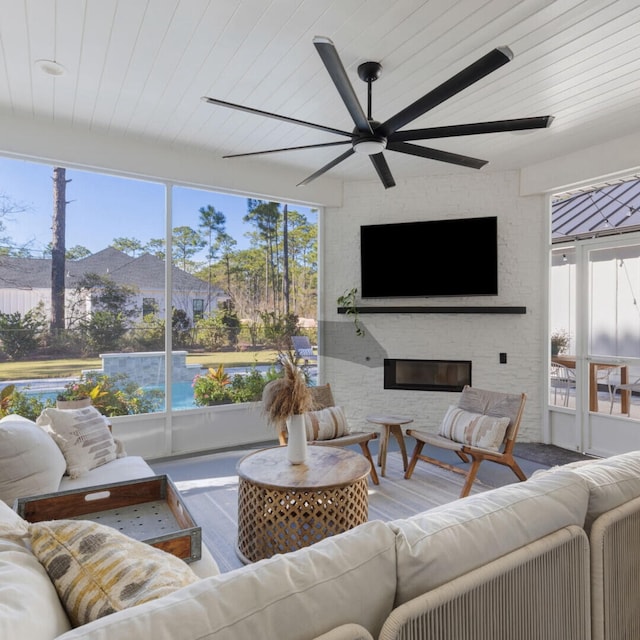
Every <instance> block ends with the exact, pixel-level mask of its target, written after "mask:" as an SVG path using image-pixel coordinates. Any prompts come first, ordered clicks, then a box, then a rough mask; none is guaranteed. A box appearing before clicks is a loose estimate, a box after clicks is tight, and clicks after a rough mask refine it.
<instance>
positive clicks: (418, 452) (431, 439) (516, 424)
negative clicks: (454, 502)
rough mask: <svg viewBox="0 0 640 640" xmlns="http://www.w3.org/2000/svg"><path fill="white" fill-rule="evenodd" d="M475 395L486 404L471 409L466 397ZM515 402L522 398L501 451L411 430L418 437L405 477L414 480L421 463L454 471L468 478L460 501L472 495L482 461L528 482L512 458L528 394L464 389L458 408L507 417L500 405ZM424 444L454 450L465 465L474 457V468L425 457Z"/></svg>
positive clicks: (472, 461)
mask: <svg viewBox="0 0 640 640" xmlns="http://www.w3.org/2000/svg"><path fill="white" fill-rule="evenodd" d="M472 393H473V394H475V395H476V396H477V397H478V398H481V399H482V403H483V404H482V406H481V407H479V406H474V407H469V406H468V404H467V398H468V397H469V396H470V394H472ZM465 394H466V395H465ZM516 399H519V403H518V404H517V410H516V411H515V412H514V413H513V414H512V415H509V416H508V417H509V418H510V421H509V426H508V427H507V431H506V433H505V437H504V440H503V442H502V446H501V448H500V450H499V451H491V450H489V449H480V448H478V447H472V446H469V445H466V444H462V443H460V442H455V441H454V440H450V439H449V438H445V437H443V436H440V435H436V434H433V433H429V432H427V431H421V430H419V429H408V430H407V435H408V436H411V437H413V438H415V440H416V446H415V448H414V450H413V453H412V455H411V460H410V461H409V466H408V467H407V471H406V473H405V474H404V477H405V478H406V479H409V478H411V475H412V474H413V471H414V469H415V467H416V464H417V462H418V460H422V461H423V462H429V463H431V464H435V465H437V466H438V467H442V468H443V469H448V470H449V471H453V472H454V473H459V474H462V475H464V476H466V480H465V483H464V486H463V487H462V491H461V493H460V497H461V498H464V497H465V496H468V495H469V492H470V491H471V486H472V485H473V483H474V481H475V479H476V476H477V474H478V469H479V467H480V464H481V463H482V461H483V460H489V461H490V462H496V463H497V464H502V465H505V466H507V467H509V468H510V469H511V470H512V471H513V473H515V474H516V476H517V477H518V479H519V480H521V481H523V480H526V479H527V476H526V475H525V474H524V472H523V471H522V469H521V468H520V465H518V463H517V462H516V460H515V458H514V457H513V447H514V446H515V443H516V436H517V435H518V429H519V428H520V422H521V420H522V414H523V412H524V405H525V402H526V400H527V394H526V393H521V394H508V393H500V392H497V391H485V390H482V389H474V388H472V387H469V386H465V387H464V389H463V390H462V396H461V397H460V402H459V403H458V406H460V407H461V408H463V409H466V410H469V411H471V410H473V411H475V412H476V413H482V414H484V415H490V416H494V417H503V416H505V413H501V412H500V409H501V406H504V403H505V401H506V400H511V401H512V402H513V403H514V404H515V401H516ZM425 444H429V445H431V446H434V447H439V448H441V449H448V450H449V451H454V452H455V453H456V454H457V455H458V457H459V458H460V459H461V460H462V461H463V462H469V458H471V466H470V467H469V468H468V469H464V468H460V467H456V466H454V465H452V464H449V463H447V462H443V461H442V460H438V459H436V458H431V457H430V456H427V455H424V454H423V453H422V449H423V448H424V445H425Z"/></svg>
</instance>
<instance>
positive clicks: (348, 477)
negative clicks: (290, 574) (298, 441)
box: [236, 446, 371, 563]
mask: <svg viewBox="0 0 640 640" xmlns="http://www.w3.org/2000/svg"><path fill="white" fill-rule="evenodd" d="M286 452H287V448H286V447H274V448H272V449H264V450H262V451H256V452H255V453H251V454H249V455H248V456H245V457H244V458H242V460H240V462H239V463H238V467H237V470H238V476H239V486H238V542H237V549H236V550H237V553H238V556H239V557H240V559H241V560H242V561H243V562H245V563H248V562H256V561H257V560H262V559H263V558H270V557H271V556H273V555H275V554H276V553H286V552H288V551H295V550H296V549H300V548H302V547H308V546H309V545H311V544H313V543H314V542H318V541H319V540H322V539H323V538H326V537H328V536H332V535H334V534H336V533H341V532H343V531H346V530H347V529H352V528H353V527H355V526H357V525H359V524H362V523H363V522H366V521H367V518H368V515H369V501H368V483H367V476H368V475H369V472H370V471H371V465H370V464H369V461H368V460H367V459H366V458H365V457H364V456H361V455H360V454H359V453H355V452H353V451H350V450H348V449H343V448H340V447H321V446H309V447H308V449H307V454H308V455H307V460H306V462H305V463H304V464H298V465H293V464H291V463H290V462H289V461H288V460H287V456H286Z"/></svg>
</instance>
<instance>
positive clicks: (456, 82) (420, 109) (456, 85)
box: [378, 47, 513, 136]
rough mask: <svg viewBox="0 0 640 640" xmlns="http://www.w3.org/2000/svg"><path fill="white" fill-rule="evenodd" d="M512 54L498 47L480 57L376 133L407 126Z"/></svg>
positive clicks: (391, 131)
mask: <svg viewBox="0 0 640 640" xmlns="http://www.w3.org/2000/svg"><path fill="white" fill-rule="evenodd" d="M512 58H513V53H512V52H511V49H509V48H508V47H498V48H497V49H494V50H493V51H490V52H489V53H487V54H486V55H484V56H482V58H480V59H479V60H476V61H475V62H474V63H472V64H470V65H469V66H468V67H467V68H466V69H463V70H462V71H459V72H458V73H456V75H455V76H453V77H451V78H449V80H447V81H446V82H443V83H442V84H441V85H440V86H438V87H436V88H435V89H433V90H431V91H429V93H427V94H425V95H424V96H422V98H419V99H418V100H416V101H415V102H413V103H412V104H410V105H409V106H408V107H405V108H404V109H402V110H401V111H399V112H398V113H396V115H395V116H392V117H391V118H389V119H388V120H386V121H385V122H383V123H382V125H381V126H380V127H379V129H378V131H379V132H380V133H381V134H382V135H385V136H389V135H390V134H392V133H394V132H395V131H397V130H398V129H400V128H401V127H404V126H405V125H407V124H409V123H410V122H411V121H412V120H415V119H416V118H419V117H420V116H421V115H423V114H424V113H426V112H427V111H429V110H430V109H433V108H434V107H436V106H438V105H439V104H440V103H441V102H444V101H445V100H448V99H449V98H451V97H452V96H454V95H456V93H459V92H460V91H462V90H463V89H466V88H467V87H469V86H471V85H472V84H474V83H475V82H478V80H481V79H482V78H484V77H485V76H487V75H489V74H490V73H491V72H493V71H495V70H496V69H499V68H500V67H501V66H502V65H504V64H506V63H507V62H509V61H511V59H512Z"/></svg>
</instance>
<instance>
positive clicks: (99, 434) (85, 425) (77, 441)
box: [36, 407, 118, 478]
mask: <svg viewBox="0 0 640 640" xmlns="http://www.w3.org/2000/svg"><path fill="white" fill-rule="evenodd" d="M36 422H37V424H38V425H39V426H40V427H42V428H43V429H44V430H45V431H47V432H48V433H49V434H50V435H51V436H52V437H53V439H54V440H55V442H56V444H57V445H58V446H59V447H60V451H62V454H63V455H64V457H65V460H66V461H67V473H68V474H69V475H70V476H71V477H72V478H78V477H80V476H81V475H83V474H86V473H87V472H88V471H89V470H90V469H95V468H96V467H99V466H100V465H103V464H106V463H107V462H111V461H112V460H115V459H116V458H117V457H118V446H117V444H116V442H115V441H114V439H113V436H112V435H111V431H110V430H109V422H108V420H107V418H105V416H103V415H102V414H101V413H100V412H99V411H98V410H97V409H96V408H95V407H85V408H83V409H53V408H48V409H45V410H44V411H43V412H42V413H41V414H40V416H39V417H38V419H37V421H36Z"/></svg>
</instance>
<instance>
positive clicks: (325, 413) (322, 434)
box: [304, 407, 349, 441]
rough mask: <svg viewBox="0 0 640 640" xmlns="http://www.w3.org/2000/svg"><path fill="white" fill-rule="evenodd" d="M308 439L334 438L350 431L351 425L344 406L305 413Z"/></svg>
mask: <svg viewBox="0 0 640 640" xmlns="http://www.w3.org/2000/svg"><path fill="white" fill-rule="evenodd" d="M304 426H305V428H306V430H307V440H309V441H313V440H333V438H339V437H340V436H346V435H347V433H349V425H348V424H347V418H346V416H345V415H344V411H343V410H342V407H326V408H325V409H320V410H319V411H309V412H308V413H305V414H304Z"/></svg>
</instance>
